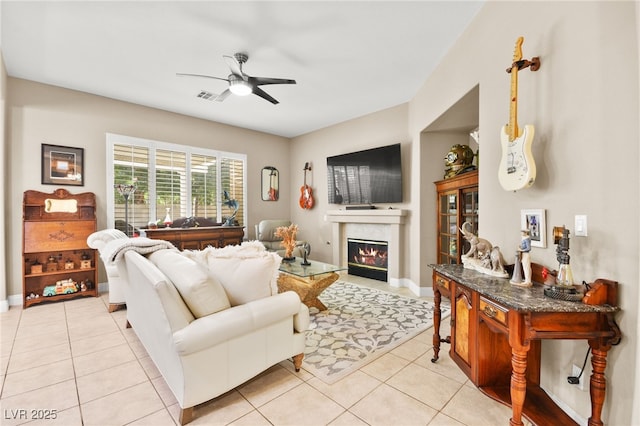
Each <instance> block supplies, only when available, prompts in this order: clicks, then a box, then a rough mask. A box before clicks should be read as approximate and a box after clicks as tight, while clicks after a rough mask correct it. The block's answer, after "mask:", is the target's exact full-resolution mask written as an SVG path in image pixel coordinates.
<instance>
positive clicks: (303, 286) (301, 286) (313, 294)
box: [278, 272, 340, 311]
mask: <svg viewBox="0 0 640 426" xmlns="http://www.w3.org/2000/svg"><path fill="white" fill-rule="evenodd" d="M339 277H340V276H339V275H338V274H336V273H335V272H331V273H327V274H322V275H320V276H314V277H312V279H303V278H301V277H296V276H294V275H291V274H287V273H281V274H280V276H279V277H278V291H279V292H280V293H282V292H285V291H289V290H291V291H295V292H296V293H297V294H298V296H300V300H301V301H302V303H304V304H305V305H307V306H308V307H310V308H312V307H314V308H318V310H320V311H324V310H326V309H327V307H326V306H325V305H324V304H323V303H322V302H321V301H320V299H318V296H320V293H322V292H323V291H324V290H325V289H326V288H327V287H329V286H330V285H331V284H333V283H334V282H336V281H337V280H338V278H339Z"/></svg>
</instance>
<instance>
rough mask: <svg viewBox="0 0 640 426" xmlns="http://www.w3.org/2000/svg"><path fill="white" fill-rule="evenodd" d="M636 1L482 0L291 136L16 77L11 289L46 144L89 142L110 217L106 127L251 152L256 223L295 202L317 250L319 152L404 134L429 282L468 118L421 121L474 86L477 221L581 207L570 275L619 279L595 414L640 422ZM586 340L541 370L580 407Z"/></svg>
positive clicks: (564, 220) (411, 270) (491, 228)
mask: <svg viewBox="0 0 640 426" xmlns="http://www.w3.org/2000/svg"><path fill="white" fill-rule="evenodd" d="M636 16H637V15H636V11H635V4H634V3H633V2H538V1H535V2H523V1H518V2H493V1H491V2H488V3H487V4H486V5H485V6H484V8H483V9H482V10H481V12H480V13H479V14H478V16H477V18H476V19H475V20H474V21H473V22H472V24H471V25H470V27H469V28H468V30H467V31H466V32H465V34H463V35H462V37H461V38H460V39H459V40H458V42H457V43H456V45H455V46H454V47H453V48H452V49H451V51H450V52H449V53H448V54H447V55H446V56H445V57H444V58H443V60H442V62H441V64H440V65H439V66H438V68H437V69H436V70H435V72H434V73H433V75H431V76H429V78H428V80H427V81H426V82H425V84H424V86H423V87H422V88H421V89H420V90H419V92H418V93H417V94H416V96H415V98H414V99H413V100H411V101H410V102H409V103H407V104H403V105H399V106H397V107H394V108H390V109H388V110H384V111H380V112H378V113H374V114H370V115H367V116H365V117H361V118H358V119H354V120H350V121H348V122H345V123H342V124H339V125H336V126H331V127H329V128H326V129H322V130H318V131H316V132H312V133H310V134H307V135H303V136H299V137H297V138H294V140H293V141H292V143H290V141H288V140H286V139H283V138H278V137H274V136H269V135H264V134H261V133H257V132H251V131H246V130H242V129H237V128H232V127H229V126H224V125H219V124H215V123H209V122H205V121H202V120H197V119H191V118H187V117H182V116H179V115H175V114H170V113H166V112H162V111H156V110H152V109H148V108H144V107H140V106H135V105H130V104H126V103H121V102H116V101H113V100H109V99H105V98H99V97H96V96H91V95H86V94H82V93H77V92H72V91H68V90H62V89H58V88H54V87H50V86H44V85H40V84H35V83H31V82H26V81H22V80H16V79H11V78H10V79H9V82H8V94H9V99H8V103H7V105H8V122H7V127H8V129H7V130H8V132H9V133H8V134H9V141H10V154H9V159H10V163H11V165H12V166H10V169H9V170H8V174H7V175H8V176H9V181H8V182H6V183H5V189H6V191H8V194H7V198H6V199H7V202H8V204H10V205H12V206H14V208H12V209H10V211H8V212H7V222H6V225H5V226H6V228H7V229H9V230H10V234H9V235H8V236H7V237H8V241H7V253H10V254H9V256H8V261H7V268H8V277H9V279H10V284H9V285H8V289H9V291H8V294H9V295H14V294H18V293H20V291H21V288H20V282H21V276H20V267H19V265H20V239H21V234H20V209H19V207H18V206H20V205H21V201H22V200H21V196H22V192H23V191H24V190H26V189H40V190H52V189H53V188H54V187H47V186H42V185H40V172H39V167H40V166H39V159H38V158H37V157H38V155H39V150H40V144H41V143H43V142H46V143H57V144H62V145H71V146H82V147H85V150H86V151H85V156H86V160H87V162H88V163H91V164H93V165H95V166H94V167H95V168H94V169H93V170H89V171H88V174H87V185H86V186H85V187H84V190H87V191H92V192H96V194H97V195H98V200H99V203H100V207H101V209H102V212H101V214H100V219H99V226H101V227H103V226H104V225H105V221H106V215H105V214H104V211H103V210H104V207H105V205H106V202H105V200H104V192H105V187H106V182H105V178H104V175H105V168H106V165H105V164H104V162H100V161H99V159H100V158H102V157H103V156H104V133H105V132H113V133H120V134H126V135H132V136H138V137H144V138H150V139H156V140H161V141H167V142H180V143H187V144H190V145H196V146H214V147H215V148H219V149H228V150H230V151H237V150H239V149H240V150H243V151H245V152H247V154H248V160H249V177H250V180H249V184H250V194H249V226H250V236H253V230H252V225H253V224H254V223H255V222H256V221H257V220H259V219H262V218H267V217H268V218H276V217H291V218H292V220H294V221H295V222H296V223H298V224H299V225H300V228H301V231H300V235H301V238H304V239H307V240H309V241H310V242H311V243H312V246H313V255H312V257H313V258H314V259H318V260H326V261H329V260H330V259H331V251H332V249H333V248H332V247H331V246H330V245H328V244H327V241H331V228H330V225H329V224H328V223H327V222H326V221H325V220H324V213H325V212H326V210H327V209H330V208H333V206H329V205H327V194H326V167H325V162H326V157H327V156H328V155H335V154H339V153H344V152H349V151H354V150H358V149H364V148H369V147H374V146H380V145H384V144H390V143H395V142H401V143H402V149H403V158H402V159H403V169H404V170H403V171H404V173H405V181H404V194H403V195H404V199H405V202H404V203H402V204H398V205H394V206H393V207H399V208H404V209H408V210H409V218H408V226H407V227H406V228H407V229H406V235H405V236H406V240H407V243H406V245H405V247H404V253H405V255H406V258H405V260H404V262H403V265H402V274H403V277H404V278H405V279H406V280H407V281H409V282H411V283H413V284H415V285H419V286H421V287H422V288H424V289H426V288H428V287H429V286H430V279H431V270H430V269H429V268H428V266H427V265H428V264H429V263H432V262H434V261H435V242H434V241H433V236H434V228H435V215H434V212H433V210H434V205H433V202H434V200H435V195H434V192H433V191H434V190H433V183H432V182H433V181H435V180H438V179H440V178H441V177H442V173H443V167H444V163H443V161H442V158H443V156H444V154H445V153H446V151H447V150H448V146H449V145H450V143H451V142H454V141H456V142H457V141H459V140H468V138H467V136H466V135H465V132H466V130H465V131H460V132H444V133H441V134H440V133H439V134H433V133H432V132H430V131H429V130H430V129H431V126H432V125H433V123H435V122H437V121H438V118H439V117H441V116H442V115H443V114H444V113H445V112H446V111H448V110H449V109H450V108H451V107H452V106H454V105H455V104H456V103H457V102H458V101H459V100H460V99H462V98H463V97H465V95H467V94H468V93H469V92H470V91H472V90H473V89H474V88H476V87H479V98H478V101H477V103H478V111H479V117H478V118H479V125H480V138H481V142H480V150H481V159H480V199H481V203H480V223H481V225H480V234H481V236H482V237H484V238H487V239H489V240H490V241H492V242H493V243H494V244H496V245H499V246H500V247H502V248H503V252H504V253H506V254H509V249H510V248H513V249H515V247H516V245H517V243H518V240H519V232H518V231H519V228H520V224H519V220H520V210H521V209H523V208H542V209H546V211H547V237H548V238H549V236H550V231H551V227H553V226H559V225H566V226H567V227H568V228H569V229H571V230H572V231H573V219H574V215H576V214H586V215H587V216H588V220H589V236H588V237H586V238H582V237H572V239H571V250H570V254H571V262H572V268H573V272H574V275H575V277H576V279H577V280H587V281H593V280H594V279H596V278H600V277H602V278H610V279H614V280H617V281H619V282H620V306H621V308H622V312H620V314H619V315H618V316H617V319H618V323H619V324H620V327H621V330H622V333H623V336H624V337H623V340H622V343H621V344H620V345H619V346H616V347H614V348H613V349H612V350H611V352H610V354H609V358H608V367H607V378H608V379H609V386H608V389H607V400H606V401H605V408H604V420H605V423H607V424H616V425H618V424H619V425H628V424H640V418H639V417H638V414H637V413H636V415H635V417H632V414H631V413H632V405H633V404H632V402H633V401H634V400H638V399H639V398H640V389H639V386H638V385H637V384H636V385H634V381H633V380H631V378H632V377H640V374H639V373H638V371H637V367H636V364H637V362H636V360H637V359H638V352H637V351H638V346H637V344H636V342H635V340H636V339H638V337H639V336H638V312H637V306H638V302H639V301H640V295H639V292H638V283H639V282H640V272H639V268H638V265H639V263H640V250H639V246H638V241H639V238H638V237H639V236H640V232H639V231H638V209H639V208H640V192H639V191H638V189H637V188H638V184H639V183H640V176H639V173H638V166H637V165H638V160H639V159H640V152H639V150H638V140H639V129H638V116H639V108H638V98H639V93H640V88H639V87H638V69H639V67H638V36H637V33H636V29H637V22H636ZM520 35H522V36H524V37H525V42H524V45H523V53H524V56H525V58H530V57H532V56H540V57H541V60H542V67H541V69H540V71H538V72H536V73H532V72H530V71H528V70H525V71H522V72H521V73H520V91H519V95H520V96H519V99H520V103H519V122H520V124H533V125H534V126H535V128H536V138H535V141H534V149H533V151H534V156H535V159H536V163H537V166H538V179H537V181H536V183H535V185H534V186H533V187H532V188H530V189H527V190H523V191H518V192H515V193H513V192H505V191H504V190H502V189H501V187H500V186H499V184H498V180H497V167H498V162H499V159H500V156H501V149H500V145H499V131H500V128H501V126H502V125H503V124H504V123H505V122H506V121H507V119H508V98H509V76H508V74H506V73H505V71H504V70H505V69H506V68H507V66H508V65H509V63H510V60H511V56H512V52H513V46H514V42H515V40H516V38H517V37H518V36H520ZM417 45H418V46H419V42H418V43H417ZM416 51H417V53H419V49H417V50H416ZM132 117H134V118H135V119H134V120H132ZM238 147H239V148H238ZM249 150H250V151H249ZM256 158H259V159H260V160H259V163H258V162H256V161H257V160H256ZM307 161H310V162H312V166H313V170H312V172H311V173H310V174H309V175H308V179H307V180H308V182H307V183H309V184H310V185H311V186H312V188H313V191H314V196H315V199H316V202H317V204H316V207H314V209H312V210H302V209H301V208H299V207H298V198H299V196H300V191H299V188H300V186H301V185H302V181H303V170H302V169H303V166H304V163H305V162H307ZM266 164H270V165H275V166H276V167H278V168H279V169H280V171H281V175H280V177H281V192H280V193H281V197H282V198H281V201H280V202H278V203H265V202H261V201H260V194H259V183H260V182H259V177H260V173H259V172H260V169H261V168H262V166H264V165H266ZM382 207H385V206H382ZM629 229H630V230H631V231H628V230H629ZM532 258H533V260H534V261H536V262H539V263H543V264H546V265H549V266H552V267H555V265H556V263H557V262H556V259H555V246H554V245H553V244H552V243H549V245H548V247H547V248H546V249H540V248H535V249H534V250H533V252H532ZM586 350H587V344H586V343H585V342H583V341H575V342H545V343H544V345H543V368H542V370H543V373H542V376H543V377H542V382H543V386H544V387H545V389H547V390H548V391H549V392H550V393H551V394H552V395H554V396H555V397H557V398H558V399H559V400H560V401H561V403H562V404H563V405H564V406H565V408H567V409H568V410H569V411H571V412H573V413H574V415H576V416H577V417H578V418H582V419H586V418H587V417H588V416H589V412H590V407H589V403H588V401H589V395H588V392H583V391H580V390H578V389H577V388H576V387H573V386H571V385H569V384H567V380H566V376H567V375H568V374H569V373H570V372H571V364H578V365H581V364H582V360H583V358H584V354H585V352H586ZM589 372H590V368H589V369H588V370H587V374H589ZM638 380H639V379H636V383H637V382H638ZM614 401H615V409H614V408H613V404H614Z"/></svg>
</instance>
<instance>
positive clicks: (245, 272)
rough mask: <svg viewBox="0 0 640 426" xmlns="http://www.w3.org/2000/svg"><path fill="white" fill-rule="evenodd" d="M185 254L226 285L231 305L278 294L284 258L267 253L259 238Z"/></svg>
mask: <svg viewBox="0 0 640 426" xmlns="http://www.w3.org/2000/svg"><path fill="white" fill-rule="evenodd" d="M183 253H184V255H185V256H187V257H190V258H191V259H194V260H195V261H196V262H198V263H201V264H204V265H206V266H207V268H208V269H209V272H210V273H211V274H212V275H213V276H215V277H216V278H217V279H218V280H219V281H220V283H221V284H222V285H223V287H224V289H225V291H226V292H227V296H228V297H229V301H230V302H231V306H236V305H241V304H244V303H248V302H251V301H253V300H257V299H262V298H263V297H268V296H272V295H274V294H277V293H278V275H279V272H278V268H279V267H280V262H281V261H282V258H281V257H280V256H278V255H277V254H276V253H272V252H268V251H267V250H266V249H265V248H264V246H263V245H262V244H261V243H260V242H259V241H247V242H243V243H242V244H241V245H234V246H226V247H222V248H219V249H218V248H214V247H207V248H206V249H204V250H200V251H191V252H189V251H185V252H183Z"/></svg>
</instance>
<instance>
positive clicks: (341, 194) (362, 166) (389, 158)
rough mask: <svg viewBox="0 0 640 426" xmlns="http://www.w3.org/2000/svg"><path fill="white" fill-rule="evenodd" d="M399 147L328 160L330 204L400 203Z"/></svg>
mask: <svg viewBox="0 0 640 426" xmlns="http://www.w3.org/2000/svg"><path fill="white" fill-rule="evenodd" d="M400 157H401V156H400V144H399V143H397V144H394V145H388V146H382V147H379V148H372V149H367V150H364V151H358V152H351V153H349V154H342V155H336V156H333V157H327V184H328V194H329V203H330V204H345V205H355V204H361V205H364V204H369V205H371V204H374V203H401V202H402V162H401V158H400Z"/></svg>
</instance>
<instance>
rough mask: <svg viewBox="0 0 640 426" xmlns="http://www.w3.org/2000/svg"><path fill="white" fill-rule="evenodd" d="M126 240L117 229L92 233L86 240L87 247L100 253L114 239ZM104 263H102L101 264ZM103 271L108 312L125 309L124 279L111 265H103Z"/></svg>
mask: <svg viewBox="0 0 640 426" xmlns="http://www.w3.org/2000/svg"><path fill="white" fill-rule="evenodd" d="M122 238H124V239H127V238H128V237H127V235H126V234H125V233H124V232H122V231H120V230H118V229H103V230H101V231H97V232H94V233H93V234H91V235H89V237H88V238H87V245H88V246H89V247H91V248H92V249H96V250H98V251H99V252H101V251H102V250H103V249H104V247H105V246H106V245H107V243H109V242H111V241H113V240H116V239H122ZM103 263H104V262H103ZM104 270H105V272H106V273H107V281H108V282H109V312H114V311H117V310H118V309H120V308H124V307H125V300H124V288H123V287H124V285H125V277H124V276H121V275H120V272H119V271H118V268H117V267H116V266H115V265H114V264H111V263H105V265H104Z"/></svg>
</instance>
